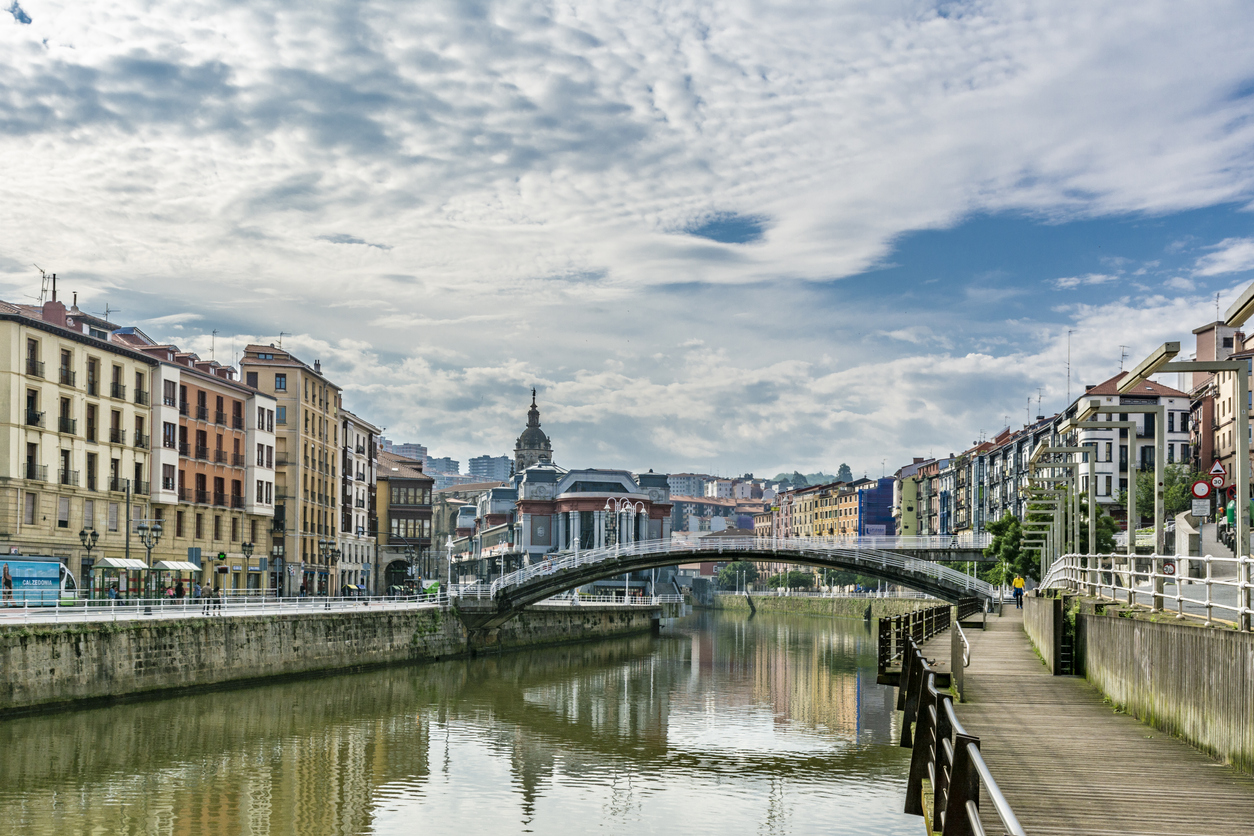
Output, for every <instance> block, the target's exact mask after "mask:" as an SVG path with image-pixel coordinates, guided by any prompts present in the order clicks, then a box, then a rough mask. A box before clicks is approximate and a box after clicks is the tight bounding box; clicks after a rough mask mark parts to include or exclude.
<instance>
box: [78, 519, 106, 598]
mask: <svg viewBox="0 0 1254 836" xmlns="http://www.w3.org/2000/svg"><path fill="white" fill-rule="evenodd" d="M78 539H79V542H81V543H82V544H83V548H84V549H86V550H87V560H88V561H89V562H90V561H91V550H92V549H94V548H96V543H97V541H99V540H100V532H99V531H97V530H96V529H95V528H83V529H80V530H79V532H78ZM92 577H96V575H94V574H93V576H92ZM100 577H101V578H102V579H103V576H100ZM89 594H90V593H89Z"/></svg>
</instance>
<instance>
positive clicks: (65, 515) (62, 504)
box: [57, 496, 70, 528]
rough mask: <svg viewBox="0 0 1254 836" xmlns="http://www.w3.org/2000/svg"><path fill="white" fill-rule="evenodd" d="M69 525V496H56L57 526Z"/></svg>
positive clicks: (66, 526)
mask: <svg viewBox="0 0 1254 836" xmlns="http://www.w3.org/2000/svg"><path fill="white" fill-rule="evenodd" d="M69 527H70V498H69V497H68V496H61V497H57V528H69Z"/></svg>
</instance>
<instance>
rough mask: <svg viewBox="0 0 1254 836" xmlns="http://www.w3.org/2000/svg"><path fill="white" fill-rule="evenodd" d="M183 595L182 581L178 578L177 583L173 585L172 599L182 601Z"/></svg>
mask: <svg viewBox="0 0 1254 836" xmlns="http://www.w3.org/2000/svg"><path fill="white" fill-rule="evenodd" d="M183 595H184V590H183V579H182V578H179V580H178V583H176V584H174V597H175V598H178V599H179V600H180V601H182V600H183Z"/></svg>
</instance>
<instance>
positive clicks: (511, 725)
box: [0, 613, 922, 836]
mask: <svg viewBox="0 0 1254 836" xmlns="http://www.w3.org/2000/svg"><path fill="white" fill-rule="evenodd" d="M893 704H894V692H893V690H892V689H890V688H887V687H884V686H879V685H876V684H875V641H874V637H873V636H872V634H871V633H870V631H869V630H868V628H867V626H865V625H864V624H863V623H862V622H860V621H852V620H840V619H823V618H811V617H805V616H787V615H760V616H758V617H756V618H753V619H749V618H748V617H746V616H744V615H742V614H736V613H732V614H722V613H720V614H714V613H702V614H698V615H696V616H693V617H691V618H689V619H686V620H684V621H681V622H679V626H678V627H676V628H672V629H669V630H667V631H665V632H664V633H663V634H662V635H661V636H639V637H633V638H624V639H613V640H605V641H598V642H590V643H586V644H578V645H568V646H563V647H550V648H543V649H536V650H531V651H524V652H520V653H513V654H508V655H503V656H496V657H488V658H479V659H473V660H466V661H453V662H444V663H439V664H431V665H423V666H415V667H398V668H390V669H387V670H382V671H375V672H371V673H361V674H347V675H342V676H333V677H326V678H318V679H307V680H302V681H299V682H287V683H282V684H275V685H266V686H260V687H253V688H247V689H238V690H229V691H219V692H214V693H208V694H198V695H194V696H187V697H179V698H174V699H165V700H160V701H151V702H142V703H132V704H128V705H121V706H113V707H108V708H99V709H91V710H83V711H76V712H69V713H60V714H55V715H47V716H40V717H30V718H19V719H14V720H8V721H4V722H0V752H2V753H3V754H2V756H0V811H2V812H0V835H4V834H22V836H31V834H35V835H36V836H45V835H46V836H65V835H66V834H91V836H111V835H112V834H170V835H171V836H178V835H181V834H189V835H190V834H215V835H216V834H221V836H227V835H228V834H230V835H231V836H234V835H235V834H248V836H261V835H269V834H273V835H274V836H277V835H278V834H294V835H295V834H299V836H311V835H313V834H456V836H469V834H478V833H492V834H513V833H538V834H555V835H558V836H561V835H562V834H583V833H591V832H596V833H605V834H652V833H657V834H706V833H709V834H720V836H728V834H775V833H778V834H785V833H787V834H855V833H856V834H905V833H909V834H911V836H913V835H914V834H916V833H918V832H919V831H920V828H921V827H922V824H921V821H920V820H919V819H918V818H915V817H911V816H905V815H902V814H901V808H902V802H903V798H904V791H905V776H906V772H907V769H908V765H909V752H908V751H907V750H904V749H901V748H899V747H897V746H896V745H895V744H894V741H895V739H896V737H897V735H898V733H899V731H898V729H899V726H898V723H899V719H898V717H897V715H896V714H895V712H894V710H893Z"/></svg>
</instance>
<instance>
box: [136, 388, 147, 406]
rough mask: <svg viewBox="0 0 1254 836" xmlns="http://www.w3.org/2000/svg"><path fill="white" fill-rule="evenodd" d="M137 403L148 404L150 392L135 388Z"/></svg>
mask: <svg viewBox="0 0 1254 836" xmlns="http://www.w3.org/2000/svg"><path fill="white" fill-rule="evenodd" d="M135 403H137V404H139V405H140V406H148V403H149V402H148V393H147V392H146V391H144V390H143V389H136V390H135Z"/></svg>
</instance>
